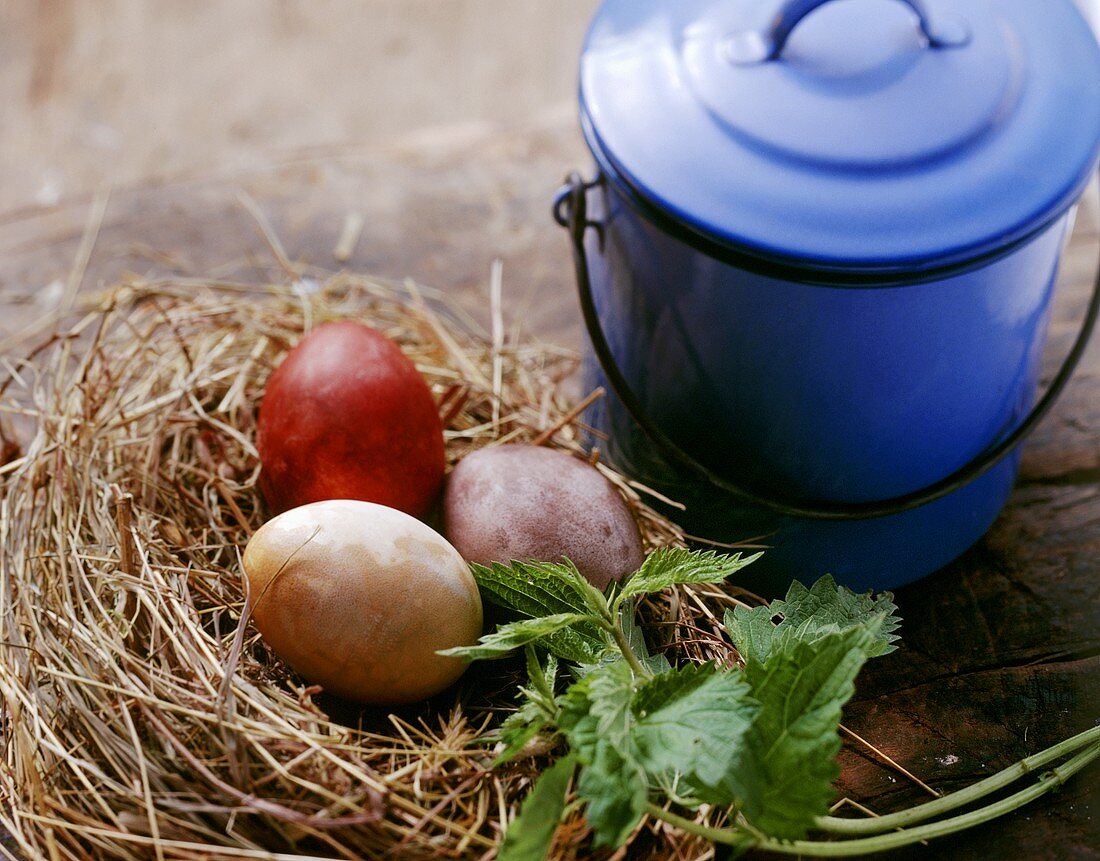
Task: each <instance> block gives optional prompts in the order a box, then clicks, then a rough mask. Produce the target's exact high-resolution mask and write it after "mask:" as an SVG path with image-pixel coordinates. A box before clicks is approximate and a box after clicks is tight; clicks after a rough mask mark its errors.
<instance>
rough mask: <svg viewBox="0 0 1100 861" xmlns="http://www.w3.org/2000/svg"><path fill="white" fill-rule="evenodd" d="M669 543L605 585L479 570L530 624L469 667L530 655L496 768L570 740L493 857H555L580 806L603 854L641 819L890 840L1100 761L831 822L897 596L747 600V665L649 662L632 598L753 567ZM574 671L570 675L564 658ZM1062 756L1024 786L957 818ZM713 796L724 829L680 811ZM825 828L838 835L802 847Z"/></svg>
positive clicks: (794, 589) (1069, 753) (733, 620)
mask: <svg viewBox="0 0 1100 861" xmlns="http://www.w3.org/2000/svg"><path fill="white" fill-rule="evenodd" d="M755 558H756V557H755V556H752V557H747V558H746V557H742V556H741V555H735V556H722V555H718V554H715V553H709V552H708V553H702V552H691V551H688V550H683V549H674V548H670V549H664V550H659V551H657V552H655V553H653V554H651V555H650V556H649V557H648V558H647V559H646V560H645V563H644V564H643V565H642V567H641V568H640V569H639V570H638V571H637V573H635V574H634V575H633V576H631V577H630V578H629V579H627V580H626V582H625V583H624V584H622V585H619V584H612V585H611V586H610V587H609V588H608V590H607V592H606V593H601V592H600V591H599V590H597V589H596V588H594V587H593V586H591V585H590V584H589V583H588V581H586V580H585V579H584V577H582V576H581V574H580V573H579V572H578V571H577V569H576V568H575V567H574V566H573V565H572V564H571V563H569V562H564V563H561V564H556V563H534V562H527V563H519V562H513V563H512V564H511V565H500V564H494V565H492V566H491V567H483V566H479V565H474V566H471V567H472V569H473V572H474V577H475V579H476V580H477V582H478V585H479V586H480V587H481V591H482V594H483V596H484V597H485V598H486V599H487V600H489V601H491V602H492V603H494V604H497V605H499V606H501V607H504V608H506V609H508V610H510V611H512V612H513V613H518V614H521V615H522V616H524V617H525V618H523V619H521V620H519V621H515V622H510V623H508V624H504V625H501V626H500V627H498V628H497V630H496V631H494V632H493V633H490V634H487V635H485V636H484V637H482V638H481V640H480V642H479V643H478V644H477V645H475V646H470V647H467V648H459V649H450V650H448V651H447V652H445V653H444V654H448V655H452V656H457V657H463V658H466V659H468V660H479V659H491V658H499V657H502V656H504V655H506V654H509V653H511V652H514V651H515V650H517V649H521V648H522V649H525V650H526V655H527V674H528V684H527V685H526V686H524V687H522V688H521V689H520V693H521V703H520V705H519V708H518V709H517V711H516V712H514V713H513V714H512V715H510V716H509V717H508V718H507V719H506V720H505V721H504V723H503V724H502V725H501V727H500V729H499V732H498V733H497V736H496V738H497V740H498V741H499V742H500V743H501V744H502V746H503V750H502V751H501V753H500V754H499V755H498V756H497V759H496V764H500V763H503V762H507V761H508V760H510V759H512V758H514V757H516V756H518V755H520V753H521V752H523V751H524V750H525V749H526V748H527V747H528V745H530V744H532V743H533V742H535V741H536V739H540V738H541V739H542V740H543V741H544V742H545V743H546V744H547V745H548V746H551V747H556V748H561V749H566V750H567V752H566V753H564V755H562V756H561V757H560V758H559V759H558V760H557V761H556V762H555V763H554V764H553V765H552V766H551V767H550V768H549V769H547V770H546V771H545V772H543V773H542V775H540V777H539V779H538V780H537V781H536V783H535V784H534V786H533V787H532V789H531V791H530V793H529V795H528V796H527V798H526V799H525V800H524V802H523V804H522V805H521V807H520V812H519V815H518V816H517V817H516V819H515V820H514V821H513V822H512V824H511V825H510V826H509V828H508V831H507V833H506V834H505V836H504V842H503V844H502V846H501V849H500V853H499V855H498V858H499V861H532V859H539V858H545V857H546V855H547V853H548V851H549V849H550V845H551V843H552V841H553V837H554V832H555V830H556V829H557V826H558V824H559V823H560V822H561V820H562V818H563V817H564V815H565V814H566V812H567V809H571V808H569V806H568V804H569V795H570V788H571V787H573V789H574V790H575V793H576V796H577V798H578V803H580V804H583V805H584V806H585V813H586V816H587V819H588V823H589V825H590V826H591V827H592V829H593V832H594V842H595V844H596V846H606V847H619V846H622V845H623V844H624V843H625V842H626V841H627V840H628V839H629V837H630V834H631V833H632V832H633V830H634V829H635V828H636V827H637V825H638V823H639V822H640V821H641V820H642V818H643V817H644V816H645V815H646V814H648V815H650V816H653V817H655V818H656V819H660V820H663V821H665V822H668V823H670V824H672V825H673V826H675V827H678V828H681V829H683V830H684V831H685V832H690V833H693V834H697V835H699V836H701V837H704V838H706V839H709V840H711V841H713V842H715V843H721V844H725V845H727V846H730V847H732V848H733V850H734V852H735V853H738V852H741V851H746V850H748V849H752V848H759V849H765V850H768V851H772V852H778V853H784V854H790V855H803V856H808V857H830V856H831V857H848V856H853V855H865V854H870V853H873V852H879V851H884V850H888V849H894V848H897V847H900V846H905V845H908V844H911V843H918V842H921V841H924V840H929V839H931V838H934V837H942V836H944V835H947V834H952V833H954V832H957V831H960V830H963V829H965V828H969V827H971V826H973V825H977V824H979V823H982V822H986V821H988V820H990V819H993V818H995V817H997V816H1001V815H1003V814H1005V813H1008V812H1010V811H1012V810H1015V809H1017V808H1019V807H1021V806H1023V805H1024V804H1027V803H1028V802H1029V801H1032V800H1034V799H1035V798H1038V797H1039V796H1041V795H1043V794H1044V793H1046V792H1048V791H1049V790H1050V789H1052V788H1054V787H1056V786H1059V785H1061V784H1062V783H1064V782H1065V781H1066V780H1067V779H1068V778H1069V777H1070V776H1071V775H1072V774H1074V773H1075V772H1077V771H1079V770H1080V769H1081V768H1083V767H1084V766H1085V765H1087V764H1088V763H1089V762H1091V761H1092V760H1094V759H1096V758H1098V757H1100V727H1095V728H1093V729H1090V730H1087V731H1085V732H1083V733H1081V734H1079V735H1077V736H1075V737H1073V738H1071V739H1068V740H1066V741H1064V742H1062V743H1061V744H1058V745H1055V746H1054V747H1052V748H1049V749H1048V750H1046V751H1043V752H1042V753H1039V754H1036V755H1034V756H1032V757H1029V758H1028V759H1025V760H1023V761H1022V762H1020V763H1017V764H1016V765H1015V766H1012V767H1011V768H1008V769H1005V770H1004V771H1002V772H1000V773H998V774H996V775H993V776H992V777H989V778H987V779H985V780H983V781H981V782H979V783H976V784H974V785H973V786H970V787H968V788H966V789H963V790H960V791H958V792H955V793H953V794H951V795H946V796H943V797H940V798H937V799H936V800H934V801H931V802H928V803H927V804H922V805H919V806H916V807H913V808H910V809H908V810H905V811H902V812H900V813H894V814H890V815H887V816H880V817H875V818H868V819H845V818H839V817H833V816H828V815H826V814H827V812H828V809H829V804H830V802H831V801H832V798H833V788H832V786H833V782H834V781H835V780H836V778H837V777H838V776H839V771H840V769H839V766H838V765H837V761H836V756H837V754H838V752H839V751H840V746H841V740H840V735H839V725H840V718H841V709H842V708H843V706H844V704H845V703H847V702H848V700H849V699H850V698H851V696H852V694H853V693H854V690H855V679H856V676H857V675H858V673H859V671H860V669H861V668H862V667H863V665H864V664H865V663H866V662H867V661H868V660H869V659H871V658H875V657H878V656H880V655H885V654H887V653H889V652H892V651H894V649H895V645H894V643H895V641H896V640H897V639H898V635H897V633H896V632H897V630H898V626H899V619H898V617H897V615H896V610H897V608H896V607H895V606H894V604H893V600H892V596H891V595H890V594H889V593H886V594H883V595H880V596H877V597H874V596H872V595H870V594H867V595H857V594H855V593H853V592H851V591H849V590H848V589H845V588H843V587H839V586H837V585H836V583H835V582H834V581H833V579H832V578H831V577H824V578H822V579H821V580H819V581H818V582H817V583H815V584H814V585H813V587H811V588H809V589H807V588H806V587H804V586H802V585H801V584H798V583H795V584H793V585H792V586H791V589H790V591H789V592H788V593H787V597H786V599H785V600H782V601H774V602H773V603H772V604H771V606H770V607H755V608H751V609H750V608H747V607H742V606H738V607H737V608H735V609H734V610H733V611H730V612H727V613H726V616H725V619H724V625H725V628H726V631H727V633H728V634H729V637H730V639H731V641H732V643H733V645H734V646H735V647H736V648H737V651H738V652H739V654H740V655H741V659H742V661H743V666H741V665H738V666H733V667H721V666H717V665H715V664H711V663H704V664H695V663H685V664H682V665H679V666H673V665H672V664H671V663H670V662H669V661H668V659H667V658H665V657H664V656H663V655H660V654H658V655H654V654H651V653H650V652H649V651H648V649H647V648H646V644H645V639H644V637H643V636H642V632H641V630H640V629H639V628H638V627H637V625H636V623H635V618H634V614H635V604H636V602H637V599H638V598H640V597H642V596H644V595H648V594H651V593H655V592H661V591H663V590H665V589H668V588H670V587H673V586H680V585H687V584H692V583H720V582H722V581H723V580H725V579H726V578H727V577H729V576H730V575H732V574H734V573H735V572H737V571H738V570H740V569H741V568H743V567H744V566H745V565H747V564H749V563H750V562H752V561H753V559H755ZM563 662H564V663H565V671H564V672H563V667H562V663H563ZM1060 760H1064V761H1063V762H1062V763H1061V765H1059V766H1057V767H1055V768H1052V769H1051V770H1050V771H1047V772H1044V773H1042V774H1040V775H1039V776H1038V778H1037V779H1036V780H1033V781H1032V782H1031V783H1030V785H1028V786H1027V787H1026V788H1025V789H1023V790H1020V791H1019V792H1017V793H1015V794H1013V795H1010V796H1008V797H1005V798H1001V799H1000V800H998V801H996V802H994V803H992V804H987V805H986V806H984V807H979V808H977V809H972V810H970V811H968V812H966V813H963V814H960V815H954V816H948V815H947V814H950V813H952V812H953V811H956V810H958V809H960V808H962V807H964V806H971V805H973V804H974V803H975V802H977V801H979V800H981V799H984V798H986V797H987V796H989V795H991V794H993V793H997V792H999V791H1000V790H1002V789H1004V788H1005V787H1007V786H1009V785H1010V784H1012V783H1014V782H1016V781H1018V780H1020V779H1021V778H1024V777H1026V776H1028V775H1033V774H1034V772H1036V771H1037V770H1038V769H1041V768H1043V767H1045V766H1048V765H1050V764H1052V763H1055V762H1058V761H1060ZM703 805H709V807H710V809H716V810H718V811H720V812H721V814H722V816H721V819H722V821H723V822H725V823H726V824H724V825H722V826H721V827H711V826H707V825H703V824H700V823H699V822H697V821H695V820H694V819H691V818H688V817H686V816H683V815H681V814H679V813H676V812H675V811H674V809H673V808H680V809H682V810H687V811H691V810H698V809H699V808H700V807H701V806H703ZM811 832H824V833H825V834H827V835H830V839H807V835H808V834H809V833H811Z"/></svg>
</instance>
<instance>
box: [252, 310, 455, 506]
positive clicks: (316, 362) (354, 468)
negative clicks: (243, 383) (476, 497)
mask: <svg viewBox="0 0 1100 861" xmlns="http://www.w3.org/2000/svg"><path fill="white" fill-rule="evenodd" d="M256 448H257V450H258V452H259V455H260V463H261V465H262V467H263V468H262V470H261V472H260V489H261V491H262V493H263V495H264V498H265V499H266V500H267V503H268V505H269V506H270V507H271V509H272V510H273V511H274V512H276V513H278V512H281V511H286V510H287V509H290V508H294V507H296V506H299V505H305V504H306V503H309V502H316V501H319V500H322V499H362V500H365V501H367V502H377V503H379V504H382V505H388V506H391V507H393V508H397V509H400V510H401V511H405V512H407V513H409V514H412V515H414V516H416V517H419V516H422V515H423V514H425V513H426V512H427V511H428V509H429V508H431V506H432V505H433V503H434V502H435V500H436V498H437V497H438V495H439V490H440V487H441V486H442V483H443V472H444V468H445V460H444V447H443V426H442V423H441V422H440V419H439V412H438V410H437V409H436V404H435V400H434V398H433V397H432V393H431V390H430V389H429V388H428V385H427V383H426V382H425V381H424V378H423V377H422V376H421V375H420V372H419V371H417V369H416V366H415V365H414V364H413V363H412V362H411V361H410V360H409V359H408V357H407V356H405V354H404V353H402V352H401V348H400V347H399V346H398V345H397V344H395V343H394V342H393V341H391V340H390V339H389V338H387V337H386V336H384V335H383V334H382V333H381V332H377V331H375V330H374V329H372V328H370V327H369V326H364V325H363V324H362V323H357V322H354V321H350V320H343V321H337V322H332V323H325V324H323V325H321V326H318V327H317V328H316V329H314V330H313V332H312V333H310V334H309V335H307V336H306V337H304V338H303V339H302V340H301V341H300V342H299V343H298V345H297V346H296V347H294V349H293V350H291V351H290V352H289V353H288V354H287V356H286V358H285V359H284V360H283V361H282V363H281V364H280V365H279V367H278V368H276V369H275V372H274V373H273V374H272V375H271V379H270V380H269V381H268V383H267V388H266V390H265V392H264V398H263V402H262V403H261V405H260V414H259V418H258V420H257V431H256Z"/></svg>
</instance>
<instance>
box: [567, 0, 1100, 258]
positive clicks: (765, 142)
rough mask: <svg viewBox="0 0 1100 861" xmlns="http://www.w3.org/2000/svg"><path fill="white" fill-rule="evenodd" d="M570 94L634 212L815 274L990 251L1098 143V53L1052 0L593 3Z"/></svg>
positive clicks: (1061, 2)
mask: <svg viewBox="0 0 1100 861" xmlns="http://www.w3.org/2000/svg"><path fill="white" fill-rule="evenodd" d="M580 99H581V117H582V123H583V125H584V129H585V134H586V137H587V139H588V142H589V145H590V147H591V149H592V151H593V153H594V154H595V156H596V158H597V160H598V161H599V162H600V164H601V166H602V167H603V168H604V170H605V172H607V173H609V174H610V175H611V177H612V180H613V181H615V182H618V183H621V184H622V185H623V186H624V187H625V189H626V191H627V192H628V193H629V194H630V195H631V196H632V197H633V198H634V199H635V200H637V201H640V202H641V203H642V204H643V205H644V207H648V209H649V211H650V212H656V213H659V214H660V215H661V216H662V217H667V218H668V219H670V220H671V222H672V223H675V224H676V225H677V226H678V227H683V228H685V229H686V230H688V231H690V232H691V233H692V234H695V235H699V236H701V237H703V238H704V239H705V240H706V241H712V242H717V243H720V244H721V245H722V247H726V248H730V249H732V250H734V251H737V252H739V253H746V254H749V255H751V256H753V257H757V258H761V259H763V260H766V261H771V262H775V263H779V264H781V265H795V266H798V267H802V268H809V269H818V270H821V271H823V272H845V271H848V272H862V273H872V274H873V273H899V272H917V273H919V272H920V271H922V270H940V269H942V268H943V267H945V266H950V265H955V264H960V263H965V262H967V261H972V260H975V259H978V258H982V257H984V256H987V255H989V254H993V253H997V252H998V250H1000V249H1005V248H1008V247H1011V246H1013V245H1014V244H1016V243H1018V242H1021V241H1024V240H1026V239H1027V238H1028V237H1029V236H1031V235H1033V234H1034V233H1035V232H1036V231H1038V230H1041V229H1042V228H1044V227H1046V226H1047V225H1049V224H1050V223H1051V222H1052V220H1053V219H1055V218H1057V217H1058V216H1060V215H1061V214H1062V213H1064V212H1065V211H1066V209H1067V208H1068V207H1069V206H1070V205H1072V203H1073V202H1074V201H1075V200H1076V199H1077V197H1078V196H1079V195H1080V194H1081V192H1082V190H1083V189H1084V186H1085V184H1086V183H1087V180H1088V178H1089V176H1090V174H1091V173H1092V171H1093V170H1094V169H1095V167H1096V162H1097V159H1098V155H1100V47H1098V46H1097V43H1096V40H1095V38H1094V36H1093V34H1092V32H1091V30H1090V29H1089V28H1088V25H1087V24H1086V23H1085V21H1084V20H1083V19H1082V17H1081V15H1080V13H1079V12H1078V11H1077V9H1076V8H1075V7H1074V6H1073V4H1072V3H1071V2H1070V0H1043V2H1036V0H900V2H899V0H832V2H829V0H764V2H762V0H675V2H673V0H604V3H603V5H602V6H601V7H600V9H599V11H598V12H597V13H596V16H595V19H594V21H593V23H592V26H591V29H590V31H589V34H588V38H587V41H586V44H585V49H584V53H583V56H582V59H581V75H580Z"/></svg>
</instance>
